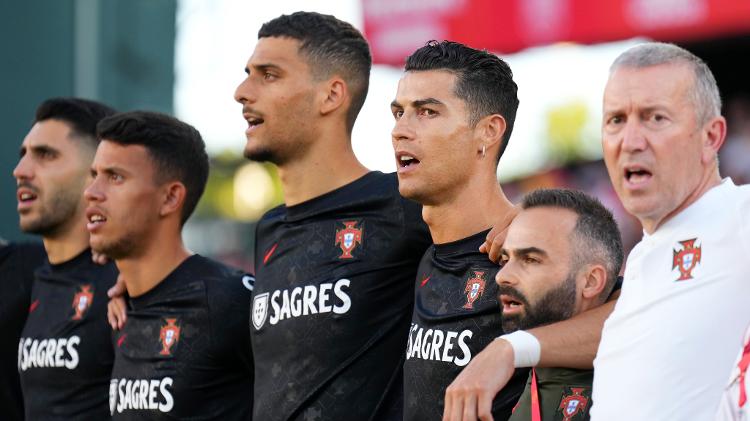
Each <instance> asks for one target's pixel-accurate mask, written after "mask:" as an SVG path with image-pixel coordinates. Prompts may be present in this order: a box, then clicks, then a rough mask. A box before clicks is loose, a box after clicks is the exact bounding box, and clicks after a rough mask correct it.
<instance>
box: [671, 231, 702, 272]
mask: <svg viewBox="0 0 750 421" xmlns="http://www.w3.org/2000/svg"><path fill="white" fill-rule="evenodd" d="M696 240H697V238H693V239H691V240H685V241H680V245H681V246H682V250H673V251H672V253H673V254H672V269H673V270H674V268H677V269H678V270H679V271H680V277H679V278H677V279H676V280H677V281H685V280H688V279H693V275H692V274H691V272H692V271H693V269H695V267H696V266H697V265H698V263H700V262H701V247H700V246H698V247H696V246H695V241H696Z"/></svg>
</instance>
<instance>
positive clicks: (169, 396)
mask: <svg viewBox="0 0 750 421" xmlns="http://www.w3.org/2000/svg"><path fill="white" fill-rule="evenodd" d="M253 281H254V280H253V278H252V276H250V275H247V274H245V273H244V272H242V271H239V270H237V269H233V268H230V267H228V266H225V265H223V264H221V263H218V262H215V261H213V260H210V259H208V258H205V257H202V256H200V255H193V256H190V257H189V258H187V259H185V261H183V262H182V263H181V264H180V265H179V266H178V267H177V268H176V269H175V270H174V271H172V273H170V274H169V275H168V276H167V277H166V278H164V280H163V281H161V282H160V283H159V284H158V285H157V286H156V287H154V288H153V289H151V290H149V291H148V292H146V293H145V294H143V295H140V296H138V297H133V298H131V299H130V303H129V308H128V312H127V316H128V319H127V322H126V323H125V326H124V327H123V329H122V330H121V331H120V332H119V333H118V334H117V341H116V342H117V344H116V350H115V366H114V369H113V370H112V380H111V382H110V389H109V399H110V400H109V404H110V406H109V409H110V411H111V413H112V419H113V420H172V419H190V420H206V419H217V420H219V419H220V420H247V419H250V415H251V412H252V393H253V389H252V388H253V372H252V353H251V350H250V332H249V330H248V328H247V325H248V320H247V318H248V315H249V306H250V294H251V290H252V286H253Z"/></svg>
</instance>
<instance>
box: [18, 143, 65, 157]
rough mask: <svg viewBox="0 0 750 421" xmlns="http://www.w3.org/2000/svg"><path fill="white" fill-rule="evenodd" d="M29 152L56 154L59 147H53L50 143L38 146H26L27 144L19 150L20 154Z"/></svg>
mask: <svg viewBox="0 0 750 421" xmlns="http://www.w3.org/2000/svg"><path fill="white" fill-rule="evenodd" d="M27 152H31V153H36V154H38V153H53V154H56V153H57V152H58V151H57V149H55V148H53V147H51V146H49V145H36V146H31V147H29V148H26V147H25V146H21V149H20V150H19V151H18V154H19V155H20V156H24V155H26V153H27Z"/></svg>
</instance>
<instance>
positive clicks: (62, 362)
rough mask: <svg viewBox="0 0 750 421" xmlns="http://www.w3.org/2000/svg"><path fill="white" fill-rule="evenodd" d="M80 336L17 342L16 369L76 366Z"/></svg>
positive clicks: (68, 367)
mask: <svg viewBox="0 0 750 421" xmlns="http://www.w3.org/2000/svg"><path fill="white" fill-rule="evenodd" d="M80 344H81V338H80V337H79V336H77V335H73V336H71V337H69V338H48V339H31V338H21V340H20V341H19V342H18V369H19V370H20V371H26V370H28V369H29V368H37V367H38V368H46V367H59V368H67V369H69V370H73V369H75V368H76V367H78V361H79V359H78V346H79V345H80Z"/></svg>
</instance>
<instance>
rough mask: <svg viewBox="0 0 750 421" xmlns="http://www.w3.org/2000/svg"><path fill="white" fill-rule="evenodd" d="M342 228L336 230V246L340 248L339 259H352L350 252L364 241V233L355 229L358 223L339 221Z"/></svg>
mask: <svg viewBox="0 0 750 421" xmlns="http://www.w3.org/2000/svg"><path fill="white" fill-rule="evenodd" d="M340 223H341V224H344V228H342V229H337V230H336V243H335V244H336V245H337V246H339V247H341V256H339V259H353V258H354V255H352V252H353V251H354V248H355V247H357V244H362V241H364V231H363V229H362V228H359V227H357V224H359V221H341V222H340Z"/></svg>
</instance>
